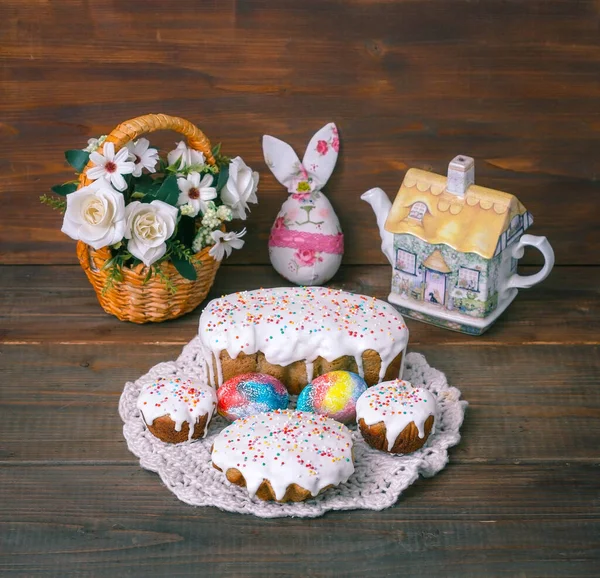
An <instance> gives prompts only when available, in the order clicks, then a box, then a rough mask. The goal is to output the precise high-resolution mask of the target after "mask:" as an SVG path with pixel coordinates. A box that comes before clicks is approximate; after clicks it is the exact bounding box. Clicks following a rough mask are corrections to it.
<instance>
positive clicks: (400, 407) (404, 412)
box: [356, 379, 437, 449]
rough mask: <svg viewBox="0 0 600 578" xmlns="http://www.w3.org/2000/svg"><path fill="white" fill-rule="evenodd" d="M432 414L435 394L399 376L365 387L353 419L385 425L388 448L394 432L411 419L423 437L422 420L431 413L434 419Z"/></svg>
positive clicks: (392, 442)
mask: <svg viewBox="0 0 600 578" xmlns="http://www.w3.org/2000/svg"><path fill="white" fill-rule="evenodd" d="M436 413H437V404H436V399H435V395H434V394H433V393H431V392H430V391H429V390H428V389H425V388H418V387H417V388H415V387H413V386H412V385H411V384H410V383H409V382H408V381H403V380H402V379H395V380H393V381H386V382H384V383H380V384H378V385H375V386H373V387H371V388H369V389H367V391H365V393H363V394H362V395H361V396H360V398H359V400H358V402H357V403H356V419H357V421H359V420H360V419H363V420H364V421H365V423H366V424H367V425H374V424H376V423H379V422H383V423H384V424H385V427H386V438H387V442H388V449H389V448H391V447H393V445H394V443H395V441H396V438H397V437H398V435H400V433H401V432H402V431H403V430H404V428H405V427H406V426H407V425H408V424H410V423H411V422H414V424H415V426H416V427H417V430H418V432H419V437H420V438H423V437H425V429H424V428H425V422H426V421H427V418H428V417H429V416H431V415H433V416H434V420H435V416H436ZM434 427H435V424H434Z"/></svg>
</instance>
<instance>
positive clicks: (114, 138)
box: [79, 114, 215, 187]
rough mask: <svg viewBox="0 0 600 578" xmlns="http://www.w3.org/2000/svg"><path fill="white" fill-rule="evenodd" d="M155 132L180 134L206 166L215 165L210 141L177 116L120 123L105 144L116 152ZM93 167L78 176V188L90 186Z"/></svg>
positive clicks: (89, 164)
mask: <svg viewBox="0 0 600 578" xmlns="http://www.w3.org/2000/svg"><path fill="white" fill-rule="evenodd" d="M157 130H174V131H175V132H178V133H180V134H181V135H183V136H184V137H186V138H187V142H188V146H189V147H190V148H192V149H194V150H197V151H200V152H201V153H203V154H204V158H205V159H206V162H207V163H208V164H210V165H214V164H215V157H213V154H212V149H211V146H210V141H209V140H208V138H207V136H206V135H205V134H204V133H203V132H202V131H201V130H200V129H199V128H198V127H197V126H195V125H193V124H192V123H191V122H190V121H189V120H185V119H183V118H179V117H178V116H169V115H168V114H145V115H144V116H138V117H137V118H133V119H131V120H127V121H125V122H122V123H121V124H120V125H119V126H118V127H117V128H115V129H114V130H113V131H112V132H111V133H110V134H109V135H108V136H107V137H106V141H105V142H112V143H114V144H115V152H116V151H118V150H119V149H120V148H122V147H124V146H125V145H126V144H127V143H128V142H131V141H134V140H136V139H138V138H139V137H141V136H142V135H144V134H148V133H150V132H154V131H157ZM93 166H94V163H93V162H92V161H90V162H89V163H88V164H87V166H86V167H85V169H83V172H82V173H81V174H80V175H79V186H80V187H84V186H87V185H89V184H91V182H92V181H91V180H90V179H88V178H87V174H86V173H87V170H88V169H89V168H90V167H93Z"/></svg>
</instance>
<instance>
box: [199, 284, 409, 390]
mask: <svg viewBox="0 0 600 578" xmlns="http://www.w3.org/2000/svg"><path fill="white" fill-rule="evenodd" d="M198 337H199V339H200V342H201V343H202V349H203V352H204V358H205V363H206V369H207V374H208V375H209V376H210V382H211V384H212V385H214V386H216V387H218V386H220V385H221V384H222V383H223V382H225V381H227V380H228V379H231V378H232V377H235V376H236V375H239V374H240V373H249V372H256V373H267V374H269V375H272V376H273V377H276V378H277V379H279V381H281V382H283V383H284V384H285V386H286V387H287V389H288V391H289V393H291V394H296V395H297V394H299V393H300V391H301V390H302V389H303V388H304V386H305V385H306V384H308V383H310V382H311V381H312V380H313V379H314V378H315V377H318V376H319V375H322V374H324V373H327V372H329V371H336V370H346V371H353V372H355V373H358V374H359V375H360V376H361V377H362V378H363V379H364V380H365V381H366V382H367V383H368V384H369V385H373V384H375V383H379V382H381V381H386V380H389V379H395V378H396V377H398V376H399V375H400V370H401V366H402V357H403V354H404V350H405V349H406V344H407V342H408V329H407V328H406V325H405V324H404V320H403V319H402V316H401V315H400V314H399V313H398V312H397V311H396V310H395V309H394V307H393V306H392V305H390V304H389V303H385V302H384V301H380V300H378V299H375V298H374V297H367V296H366V295H356V294H354V293H348V292H346V291H340V290H338V289H331V288H329V287H281V288H278V289H257V290H255V291H242V292H240V293H233V294H231V295H225V296H224V297H221V298H219V299H214V300H213V301H211V302H210V303H209V304H208V305H207V306H206V308H205V309H204V311H203V312H202V315H201V316H200V326H199V333H198Z"/></svg>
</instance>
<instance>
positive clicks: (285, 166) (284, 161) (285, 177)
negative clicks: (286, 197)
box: [263, 134, 304, 191]
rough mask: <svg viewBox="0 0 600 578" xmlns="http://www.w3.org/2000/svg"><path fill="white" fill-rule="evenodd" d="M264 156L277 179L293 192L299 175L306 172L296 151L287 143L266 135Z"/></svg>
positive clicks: (264, 137) (264, 138)
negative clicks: (294, 182)
mask: <svg viewBox="0 0 600 578" xmlns="http://www.w3.org/2000/svg"><path fill="white" fill-rule="evenodd" d="M263 154H264V155H265V163H267V166H268V167H269V168H270V169H271V172H272V173H273V174H274V175H275V178H276V179H277V180H278V181H279V182H280V183H281V184H282V185H283V186H284V187H287V189H288V191H291V190H292V188H293V181H294V179H295V178H296V177H297V176H298V173H303V172H304V169H303V167H302V165H301V164H300V159H299V158H298V155H297V154H296V153H295V152H294V149H293V148H292V147H291V146H290V145H289V144H287V143H286V142H283V141H282V140H279V139H278V138H275V137H273V136H270V135H268V134H266V135H264V136H263Z"/></svg>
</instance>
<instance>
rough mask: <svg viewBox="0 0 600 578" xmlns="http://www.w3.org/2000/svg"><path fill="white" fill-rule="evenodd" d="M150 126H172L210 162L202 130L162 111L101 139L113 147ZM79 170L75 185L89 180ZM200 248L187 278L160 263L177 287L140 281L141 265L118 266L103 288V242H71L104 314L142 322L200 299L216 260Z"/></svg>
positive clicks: (181, 311) (179, 311) (180, 311)
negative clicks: (98, 245) (119, 277)
mask: <svg viewBox="0 0 600 578" xmlns="http://www.w3.org/2000/svg"><path fill="white" fill-rule="evenodd" d="M156 130H174V131H177V132H178V133H181V134H182V135H183V136H185V137H186V138H187V142H188V146H189V147H190V148H192V149H195V150H197V151H200V152H202V153H203V154H204V158H205V159H206V162H207V163H209V164H211V165H212V164H214V163H215V159H214V157H213V154H212V150H211V146H210V141H209V140H208V138H206V136H205V135H204V133H203V132H202V131H201V130H200V129H199V128H197V127H196V126H194V125H193V124H192V123H190V122H189V121H187V120H184V119H182V118H178V117H175V116H168V115H166V114H147V115H144V116H140V117H138V118H134V119H132V120H128V121H127V122H124V123H121V124H120V125H119V126H118V127H117V128H115V129H114V130H113V131H112V132H111V133H110V134H109V135H108V136H107V138H106V142H112V143H114V144H115V152H116V151H118V150H119V149H120V148H122V147H123V146H125V145H126V144H127V143H128V142H129V141H133V140H136V139H137V138H139V137H140V136H142V135H144V134H147V133H150V132H154V131H156ZM90 166H93V163H91V162H90V163H89V164H88V166H87V167H86V168H85V169H84V171H83V172H82V173H81V175H80V178H79V188H81V187H83V186H86V185H89V184H90V183H91V181H90V180H89V179H88V178H87V176H86V171H87V169H88V168H90ZM208 252H209V247H205V248H204V249H202V250H201V251H200V252H199V253H196V257H197V259H198V261H199V263H200V264H198V265H195V266H194V268H195V269H196V275H197V278H196V280H195V281H190V280H188V279H185V278H184V277H182V276H181V275H180V274H179V273H178V272H177V270H176V269H175V267H174V266H173V264H172V263H170V262H168V261H166V262H163V263H161V270H162V271H163V273H164V275H165V276H166V277H168V278H169V280H170V281H171V283H172V284H173V285H174V286H175V287H176V289H177V291H176V292H175V293H173V292H172V291H170V290H169V289H168V288H167V287H166V285H165V283H164V281H163V280H161V279H160V278H158V277H157V276H156V275H153V276H152V277H151V278H150V279H149V280H148V281H146V282H145V280H146V276H147V273H148V269H147V267H145V266H144V265H143V264H140V265H138V266H137V267H134V268H128V267H123V269H122V271H123V281H121V282H119V283H116V284H114V285H113V286H112V287H110V288H108V289H107V290H105V286H106V281H107V278H108V271H106V270H103V269H102V267H103V265H104V263H105V262H106V261H107V260H108V259H110V257H111V253H110V249H108V248H107V247H105V248H103V249H99V250H94V249H93V248H92V247H90V246H89V245H86V244H85V243H83V242H81V241H79V242H78V243H77V257H78V258H79V263H80V264H81V266H82V268H83V270H84V271H85V274H86V275H87V278H88V279H89V281H90V283H91V284H92V285H93V287H94V289H95V290H96V295H97V297H98V301H99V302H100V305H102V308H103V309H104V311H106V312H107V313H110V314H111V315H114V316H115V317H118V318H119V319H120V320H121V321H132V322H133V323H148V322H160V321H167V320H168V319H175V318H176V317H180V316H181V315H185V314H186V313H189V312H190V311H192V310H193V309H195V308H196V307H198V305H199V304H200V303H201V302H202V301H203V300H204V299H205V298H206V296H207V295H208V292H209V291H210V288H211V286H212V284H213V282H214V279H215V275H216V273H217V269H218V268H219V265H220V261H215V260H214V259H213V258H212V257H211V256H210V255H209V254H208Z"/></svg>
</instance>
